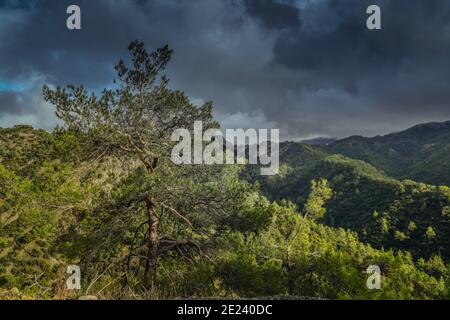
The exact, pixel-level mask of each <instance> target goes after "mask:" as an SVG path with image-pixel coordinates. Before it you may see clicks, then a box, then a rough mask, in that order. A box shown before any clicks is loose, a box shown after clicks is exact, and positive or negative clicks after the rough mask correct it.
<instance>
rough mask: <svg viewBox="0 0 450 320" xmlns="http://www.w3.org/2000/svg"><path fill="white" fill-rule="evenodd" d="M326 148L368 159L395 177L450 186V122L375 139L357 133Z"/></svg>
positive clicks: (420, 126) (422, 125) (432, 124)
mask: <svg viewBox="0 0 450 320" xmlns="http://www.w3.org/2000/svg"><path fill="white" fill-rule="evenodd" d="M326 150H327V151H328V152H329V153H332V154H335V153H338V154H342V155H345V156H347V157H350V158H353V159H359V160H363V161H366V162H368V163H370V164H372V165H373V166H375V167H376V168H378V169H380V170H383V171H385V172H386V173H387V174H389V175H391V176H393V177H395V178H399V179H413V180H417V181H421V182H425V183H430V184H435V185H447V186H448V185H450V121H447V122H442V123H436V122H433V123H427V124H421V125H417V126H415V127H412V128H410V129H408V130H405V131H402V132H397V133H392V134H388V135H385V136H377V137H373V138H365V137H361V136H353V137H349V138H346V139H342V140H338V141H336V142H334V143H332V144H331V145H328V146H327V147H326Z"/></svg>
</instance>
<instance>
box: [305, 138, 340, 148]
mask: <svg viewBox="0 0 450 320" xmlns="http://www.w3.org/2000/svg"><path fill="white" fill-rule="evenodd" d="M336 141H337V139H336V138H323V137H319V138H313V139H305V140H302V141H300V142H301V143H304V144H308V145H311V146H321V145H325V146H326V145H329V144H332V143H334V142H336Z"/></svg>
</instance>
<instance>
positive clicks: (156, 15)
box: [0, 0, 450, 138]
mask: <svg viewBox="0 0 450 320" xmlns="http://www.w3.org/2000/svg"><path fill="white" fill-rule="evenodd" d="M70 4H78V5H80V7H81V9H82V30H81V31H69V30H67V29H66V27H65V20H66V17H67V15H66V14H65V11H66V8H67V6H68V5H70ZM370 4H378V5H379V6H380V7H381V8H382V28H383V29H382V30H381V31H369V30H367V28H366V27H365V25H366V18H367V14H366V8H367V6H368V5H370ZM134 39H142V40H143V41H144V42H145V43H146V45H147V47H148V48H156V47H159V46H162V45H164V44H166V43H168V44H169V45H170V46H171V47H172V48H173V49H174V50H175V54H174V57H173V61H172V62H171V64H170V65H169V68H168V70H167V73H168V75H169V76H170V77H171V79H172V82H171V83H172V86H173V87H176V88H179V89H182V90H185V91H186V92H187V93H188V94H189V95H190V96H191V97H192V98H193V100H194V101H195V102H199V103H200V102H201V101H206V100H213V101H214V102H215V106H216V109H215V110H216V115H217V117H218V118H219V120H221V122H222V123H223V124H224V125H225V126H228V127H245V126H260V127H265V126H267V127H279V128H281V131H282V135H283V136H285V137H293V138H297V137H306V136H310V135H329V136H344V135H349V134H369V135H370V134H377V133H383V132H387V131H393V130H399V129H403V128H405V127H407V126H409V125H413V124H415V123H418V122H425V121H431V120H447V119H449V118H450V107H449V101H450V72H449V71H450V59H449V58H448V57H449V56H450V2H449V1H447V0H415V1H407V0H371V1H366V0H284V1H283V0H223V1H219V0H192V1H181V0H136V1H126V0H114V1H111V0H95V1H92V0H89V1H87V0H83V1H82V0H79V1H66V0H53V1H52V0H30V1H20V0H0V59H1V61H2V63H1V64H0V83H2V82H3V83H14V82H15V81H16V82H17V81H20V82H21V83H24V87H23V88H22V89H21V90H10V89H9V90H5V89H2V88H1V87H0V125H10V124H13V123H17V122H25V121H31V122H32V123H33V124H35V125H37V126H43V127H48V126H51V125H52V124H53V123H54V121H49V120H48V118H49V110H51V109H49V106H46V105H45V104H44V103H43V102H42V97H41V95H40V89H39V88H40V86H41V85H42V84H43V83H50V84H60V85H65V84H67V83H76V84H78V83H83V84H85V85H87V86H89V87H91V88H92V89H94V90H97V89H100V88H102V87H105V86H108V85H109V84H110V82H111V79H112V77H113V76H114V69H113V66H114V64H115V63H116V62H117V60H118V59H119V58H122V57H127V52H126V46H127V44H128V43H129V42H130V41H132V40H134ZM30 79H31V80H30ZM30 119H31V120H30Z"/></svg>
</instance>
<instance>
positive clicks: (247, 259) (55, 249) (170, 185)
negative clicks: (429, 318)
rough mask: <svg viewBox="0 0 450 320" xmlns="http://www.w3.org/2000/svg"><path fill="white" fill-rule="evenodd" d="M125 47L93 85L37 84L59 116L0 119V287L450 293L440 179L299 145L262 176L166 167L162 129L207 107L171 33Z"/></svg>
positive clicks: (19, 295) (445, 196)
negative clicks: (427, 181) (6, 125)
mask: <svg viewBox="0 0 450 320" xmlns="http://www.w3.org/2000/svg"><path fill="white" fill-rule="evenodd" d="M129 50H130V53H131V58H132V63H131V67H128V66H127V64H126V63H125V62H123V61H120V62H119V63H118V65H117V66H116V70H117V79H116V80H117V81H118V82H119V83H120V86H118V87H117V88H115V89H107V90H105V91H103V92H102V93H101V95H100V96H96V95H91V94H90V93H89V92H88V91H87V90H86V89H85V88H84V87H75V86H68V87H67V88H65V89H62V88H50V87H46V88H44V97H45V99H46V100H47V101H48V102H50V103H51V104H53V105H54V106H55V111H56V114H57V116H58V117H59V118H60V119H61V120H62V121H63V123H64V125H63V126H62V127H58V128H56V129H55V130H54V131H52V132H45V131H42V130H34V129H33V128H31V127H27V126H18V127H14V128H10V129H1V130H0V133H1V140H0V160H1V164H0V299H35V298H46V299H76V298H78V297H80V296H85V295H94V296H96V297H98V298H100V299H164V298H180V297H184V298H199V297H203V298H206V297H208V298H223V297H226V298H251V297H290V298H302V299H303V298H328V299H356V298H361V299H383V298H384V299H413V298H418V299H448V298H450V292H449V288H450V265H449V264H448V257H449V255H450V252H449V242H448V240H446V239H447V238H448V237H447V235H448V234H449V232H450V230H449V215H450V214H449V202H450V194H449V190H448V188H446V187H440V188H438V187H433V186H429V185H424V184H419V183H416V182H412V181H404V182H401V181H398V180H395V179H393V178H390V177H389V176H387V175H385V174H384V173H381V172H380V171H379V170H377V169H376V168H374V167H373V166H371V165H369V164H367V163H365V162H362V161H358V160H352V159H349V158H345V157H344V156H340V155H330V154H329V153H328V151H327V150H324V149H323V148H321V147H320V148H319V147H313V146H306V145H303V144H296V143H286V144H282V145H281V149H280V151H281V157H282V167H281V173H280V175H278V176H272V177H268V178H264V179H260V177H261V176H260V175H259V170H258V171H253V170H254V169H255V168H254V167H253V168H250V169H249V168H246V167H244V166H219V165H214V166H207V165H196V166H183V165H175V164H173V163H172V162H171V161H170V150H171V149H172V147H173V142H171V139H170V134H171V132H172V129H173V128H174V127H176V126H181V127H186V128H192V126H193V122H194V121H196V120H202V121H204V123H205V124H207V126H209V127H211V128H216V127H217V126H218V124H217V123H216V122H215V121H214V119H213V117H212V105H211V104H210V103H207V104H205V105H203V106H200V107H198V106H195V105H193V104H192V103H191V102H190V101H189V99H188V97H187V96H186V95H185V94H184V93H183V92H180V91H176V90H172V89H170V88H169V86H168V79H167V78H166V77H162V76H161V72H162V71H163V70H164V68H165V67H166V65H167V63H168V62H169V60H170V57H171V51H170V50H169V49H168V48H167V47H164V48H160V49H158V50H156V51H155V52H151V53H148V52H147V51H146V50H145V48H144V46H143V44H142V43H140V42H133V43H132V44H131V45H130V47H129ZM162 106H164V107H162ZM255 172H257V173H258V174H256V173H255ZM244 178H245V179H244ZM352 230H353V231H352ZM361 240H362V241H361ZM383 247H384V248H383ZM68 265H79V266H80V267H81V272H82V287H81V290H69V289H68V288H67V286H66V279H67V277H68V276H69V275H68V274H67V273H66V270H67V266H68ZM370 265H378V266H380V268H381V271H382V285H381V289H380V290H369V289H368V288H367V286H366V281H367V277H368V275H367V274H366V273H364V272H365V271H366V270H367V268H368V267H369V266H370Z"/></svg>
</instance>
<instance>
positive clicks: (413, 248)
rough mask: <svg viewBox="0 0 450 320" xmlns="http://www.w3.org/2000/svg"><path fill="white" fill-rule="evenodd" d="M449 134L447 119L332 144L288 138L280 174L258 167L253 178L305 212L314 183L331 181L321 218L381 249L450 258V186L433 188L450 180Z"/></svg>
mask: <svg viewBox="0 0 450 320" xmlns="http://www.w3.org/2000/svg"><path fill="white" fill-rule="evenodd" d="M449 134H450V122H445V123H430V124H425V125H419V126H416V127H413V128H411V129H409V130H406V131H403V132H399V133H393V134H390V135H386V136H383V137H374V138H365V137H356V136H355V137H350V138H347V139H343V140H339V141H336V142H335V143H333V144H331V145H329V146H311V145H305V144H302V143H294V142H285V143H282V144H281V145H280V175H278V176H269V177H261V176H259V175H258V174H257V173H258V171H256V173H254V174H250V175H249V177H250V179H249V180H251V181H257V182H258V183H259V185H260V188H261V190H262V192H263V193H264V194H265V195H266V196H268V197H269V198H270V199H272V200H276V201H282V200H283V199H285V200H290V201H292V202H294V203H295V204H297V205H298V206H299V207H300V209H302V208H303V205H304V204H305V202H306V199H307V196H308V194H309V192H310V190H311V181H312V180H316V181H317V180H319V179H327V180H328V183H329V185H330V187H331V189H332V190H333V197H332V199H331V200H329V201H328V202H327V203H326V209H327V212H326V214H325V216H324V218H323V219H322V220H321V221H322V222H323V223H325V224H327V225H330V226H333V227H342V228H345V229H351V230H354V231H356V232H357V233H358V235H359V237H360V239H361V240H363V241H365V242H368V243H370V244H372V245H374V246H375V247H378V248H381V247H384V248H396V249H406V250H408V251H410V252H411V253H413V255H414V256H416V257H420V256H422V257H425V256H431V255H433V254H441V255H442V256H443V257H445V258H446V259H450V241H449V240H448V235H449V234H450V189H449V188H448V187H444V186H443V187H437V186H434V185H432V184H433V182H434V184H435V185H448V182H449V181H450V170H449V155H450V147H449V142H450V139H449V138H450V136H449ZM252 170H254V169H249V171H250V172H251V171H252ZM399 178H401V179H406V180H403V181H401V180H400V179H399ZM412 180H418V182H416V181H412ZM421 181H426V182H430V184H428V185H427V184H424V183H420V182H421Z"/></svg>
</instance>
